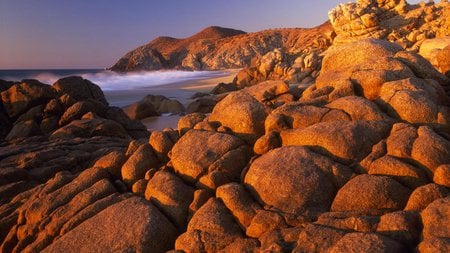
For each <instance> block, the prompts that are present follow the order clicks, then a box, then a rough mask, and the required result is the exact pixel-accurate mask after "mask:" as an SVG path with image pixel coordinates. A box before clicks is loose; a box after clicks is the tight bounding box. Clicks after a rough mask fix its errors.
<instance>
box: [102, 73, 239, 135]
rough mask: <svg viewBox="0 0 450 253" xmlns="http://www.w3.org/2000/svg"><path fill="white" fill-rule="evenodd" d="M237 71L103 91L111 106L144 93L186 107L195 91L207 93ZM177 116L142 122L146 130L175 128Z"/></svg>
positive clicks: (128, 101) (120, 105)
mask: <svg viewBox="0 0 450 253" xmlns="http://www.w3.org/2000/svg"><path fill="white" fill-rule="evenodd" d="M237 72H239V69H231V70H225V71H223V75H218V76H217V77H212V78H205V79H196V80H186V81H182V82H176V83H170V84H164V85H159V86H153V87H147V88H141V89H134V90H126V91H104V93H105V96H106V99H107V100H108V102H109V103H110V104H111V105H112V106H118V107H124V106H126V105H129V104H131V103H134V102H136V101H139V100H140V99H142V98H143V97H145V96H146V95H163V96H165V97H167V98H170V99H176V100H178V101H180V102H181V103H182V104H183V105H184V106H185V107H186V106H187V105H188V104H189V103H190V102H191V97H192V95H194V94H195V93H197V92H203V93H208V92H210V91H211V90H212V89H213V88H214V87H215V86H216V85H217V84H219V83H229V82H232V81H233V79H234V77H235V76H236V74H237ZM179 118H180V116H179V115H170V116H160V117H149V118H145V119H143V120H142V122H143V123H144V125H145V126H146V127H147V129H148V130H150V131H153V130H162V129H164V128H167V127H170V128H176V127H177V123H178V119H179Z"/></svg>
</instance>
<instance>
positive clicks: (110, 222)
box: [44, 197, 176, 252]
mask: <svg viewBox="0 0 450 253" xmlns="http://www.w3.org/2000/svg"><path fill="white" fill-rule="evenodd" d="M111 217H118V219H111ZM119 217H120V218H119ZM103 228H107V229H103ZM127 228H129V229H130V230H128V229H127ZM124 229H127V232H126V233H124ZM175 237H176V230H175V228H174V227H173V226H172V224H171V223H170V222H169V221H168V220H167V218H166V217H164V215H162V214H161V213H160V212H159V211H158V209H157V208H156V207H154V206H153V205H152V204H149V203H147V202H145V200H142V199H141V198H139V197H131V198H129V199H126V200H123V201H121V202H119V203H117V204H114V205H112V206H110V207H108V208H106V209H105V210H103V211H102V212H100V213H98V214H97V215H95V216H94V217H92V218H90V219H89V220H88V221H87V222H84V223H82V224H81V225H80V226H78V227H77V228H75V229H73V230H72V231H70V232H69V233H67V234H65V235H64V236H62V237H60V238H59V239H58V240H56V241H55V242H54V243H53V244H52V245H51V246H50V247H48V248H46V249H45V250H44V252H58V251H59V252H61V251H64V252H79V251H80V250H81V251H90V252H92V251H104V250H106V251H110V250H111V251H129V250H132V251H139V252H166V251H167V250H168V249H170V248H172V247H173V241H174V239H175Z"/></svg>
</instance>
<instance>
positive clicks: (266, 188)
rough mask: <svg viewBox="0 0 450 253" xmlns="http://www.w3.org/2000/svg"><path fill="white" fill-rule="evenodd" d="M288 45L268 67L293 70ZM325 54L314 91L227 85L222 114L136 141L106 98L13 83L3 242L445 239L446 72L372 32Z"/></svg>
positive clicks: (3, 174) (4, 156)
mask: <svg viewBox="0 0 450 253" xmlns="http://www.w3.org/2000/svg"><path fill="white" fill-rule="evenodd" d="M401 3H402V2H401V1H376V2H375V1H358V2H357V3H356V4H353V5H352V4H350V6H356V7H357V6H359V5H363V4H366V5H368V6H369V7H370V8H369V9H367V10H366V9H358V8H359V7H357V8H356V7H355V10H361V11H362V12H364V11H367V13H369V14H370V13H371V11H375V12H376V16H375V17H374V16H371V15H368V16H367V15H366V16H364V15H359V20H361V22H363V21H364V22H366V23H367V24H369V25H370V22H372V21H374V20H376V19H375V18H376V17H379V16H378V15H381V16H380V17H383V18H387V20H390V19H392V18H394V19H395V17H397V14H396V13H399V12H401V11H405V10H401V9H398V8H397V7H398V5H399V4H401ZM444 5H445V4H444V3H442V4H441V5H438V7H439V6H444ZM430 6H434V5H431V4H427V5H425V6H420V8H425V10H427V8H428V7H430ZM406 7H408V6H407V5H406ZM339 8H341V9H342V10H346V9H345V8H347V7H345V6H341V7H339ZM414 8H416V7H414ZM417 8H419V7H417ZM413 10H414V9H410V11H413ZM436 10H437V11H439V10H442V9H439V8H437V9H436ZM406 11H408V9H406ZM427 11H428V10H427ZM362 14H364V13H362ZM428 14H429V13H427V15H428ZM339 15H341V14H339ZM342 15H346V14H342ZM385 15H387V16H385ZM389 15H392V16H389ZM357 20H358V19H357V17H356V16H355V17H352V18H351V19H350V21H348V20H347V21H348V22H353V21H354V22H356V23H355V24H357V23H358V22H359V21H357ZM335 21H336V20H335ZM341 21H342V22H344V21H345V19H342V20H341ZM347 21H345V22H347ZM333 22H334V21H333ZM336 22H340V21H336ZM345 22H344V23H345ZM380 22H382V21H380ZM352 24H353V23H352ZM372 25H373V24H372ZM377 29H378V30H374V31H375V32H374V34H378V33H377V31H382V27H381V26H379V27H378V28H377ZM341 35H342V34H340V35H339V36H341ZM364 36H365V35H362V37H364ZM232 38H235V39H237V38H239V37H232ZM351 40H352V41H353V39H351ZM166 41H170V39H166ZM341 42H342V40H341ZM323 52H325V51H323ZM278 53H280V54H278ZM281 53H282V51H279V52H276V51H274V52H273V54H269V55H268V56H267V58H264V61H260V64H258V66H260V67H261V68H258V73H260V74H261V75H266V77H269V78H270V76H272V77H273V78H281V77H280V76H277V75H274V74H273V73H275V72H277V71H278V70H277V69H278V67H277V66H282V65H283V64H284V63H283V60H279V59H282V58H279V57H278V56H279V55H281ZM320 58H321V57H320ZM271 59H274V61H272V60H271ZM317 59H318V58H316V56H311V57H307V58H306V57H305V58H303V60H302V61H300V60H299V62H303V64H305V65H308V66H310V67H312V66H314V67H317V66H315V63H314V62H316V60H317ZM266 60H267V61H266ZM273 62H274V63H273ZM318 62H321V64H322V65H321V66H320V67H321V69H322V70H321V72H320V75H319V73H318V72H317V73H316V74H317V75H318V77H317V80H316V82H315V83H314V84H313V85H311V86H310V87H308V88H306V87H303V88H304V90H300V88H299V87H294V88H292V87H289V85H288V84H287V82H285V81H283V80H277V81H264V82H259V81H256V80H258V79H252V80H253V81H254V82H255V84H254V85H253V86H251V87H245V88H243V87H239V88H243V89H241V90H235V89H228V88H229V87H228V86H224V85H221V86H222V88H223V89H219V88H220V87H219V88H218V90H221V92H218V93H221V94H220V95H218V96H216V97H214V99H215V100H214V102H215V103H214V104H209V105H208V106H209V107H208V108H206V107H207V106H206V105H205V106H204V108H206V109H208V110H209V111H212V113H211V114H203V113H199V112H196V113H192V114H188V115H186V116H183V117H182V118H181V119H180V120H179V122H178V129H176V130H175V129H169V128H167V129H164V130H162V131H155V132H153V133H152V134H151V135H150V137H149V138H148V137H147V136H144V137H145V138H140V139H136V140H132V139H131V138H129V136H128V135H131V134H132V133H134V134H137V133H139V128H136V125H134V124H133V121H131V120H130V119H129V118H128V117H127V116H126V114H125V113H124V112H123V111H122V110H120V109H118V108H111V107H108V106H107V104H105V103H102V102H101V100H102V99H101V96H97V95H95V96H94V95H89V94H90V93H88V92H83V93H82V94H78V93H76V92H75V91H73V90H72V89H71V88H70V87H71V86H70V85H68V87H67V88H66V89H65V90H66V93H64V92H63V93H61V92H60V93H57V92H56V91H55V90H54V88H52V87H50V86H45V85H44V84H40V83H34V84H23V83H26V82H28V81H24V82H22V83H12V84H11V83H3V82H2V83H0V84H1V89H3V93H2V99H3V98H5V99H4V100H3V104H4V107H2V108H0V112H1V113H3V114H4V116H5V117H6V118H7V119H8V122H11V123H14V127H13V130H11V131H9V129H8V131H6V132H9V135H8V136H9V138H8V140H5V141H2V143H1V145H0V196H2V198H1V199H0V242H1V246H0V251H2V252H11V251H13V252H18V251H24V252H40V251H49V252H54V251H69V252H74V251H79V250H80V249H81V250H82V251H142V252H165V251H167V250H175V251H186V252H291V251H294V252H322V251H329V252H367V251H376V252H415V251H419V252H447V251H448V249H449V247H450V243H449V238H450V234H449V229H448V228H449V220H450V218H449V193H450V189H449V188H448V187H449V185H450V183H449V178H450V176H449V171H450V170H449V168H450V167H449V166H450V126H449V122H450V117H449V116H450V114H449V113H450V107H449V106H450V103H449V97H448V94H447V93H446V88H448V79H447V78H446V77H445V76H444V75H443V74H441V73H439V72H438V71H437V70H436V69H435V68H433V66H432V65H431V64H430V63H429V62H428V61H427V60H426V59H425V58H423V57H421V56H419V55H417V54H416V53H414V52H410V51H407V50H404V48H403V47H401V46H399V45H398V44H393V43H390V42H387V41H386V40H376V39H373V38H369V39H364V40H358V41H354V42H351V43H347V44H345V43H344V44H343V45H334V46H332V48H330V49H328V50H327V51H326V52H325V53H324V57H323V59H321V60H320V61H317V62H316V63H317V64H319V63H318ZM272 65H273V67H272ZM262 66H264V67H262ZM442 66H443V65H442ZM274 71H275V72H274ZM316 74H314V75H316ZM258 75H259V74H258ZM73 80H78V81H80V79H79V78H74V79H73ZM248 80H250V79H248ZM81 81H82V79H81ZM81 81H80V85H85V86H86V87H87V88H86V89H87V90H91V89H92V85H91V84H90V83H88V82H87V81H86V82H85V81H83V82H81ZM250 83H251V82H250ZM243 86H245V85H243ZM21 87H22V88H23V89H22V88H21ZM236 87H237V86H236ZM33 89H36V90H37V93H36V94H29V93H28V92H26V90H33ZM42 90H47V91H53V92H51V96H48V97H47V96H44V95H42V94H44V93H43V92H41V91H42ZM94 90H95V89H94ZM222 91H223V92H222ZM447 91H448V89H447ZM5 92H6V93H5ZM70 93H73V94H72V95H71V94H70ZM3 94H5V95H3ZM19 94H20V95H19ZM16 95H17V96H16ZM35 95H36V96H35ZM5 101H6V102H5ZM12 101H24V103H19V104H20V105H21V106H19V107H14V106H12V105H13V104H11V103H12ZM8 103H9V105H8ZM8 106H9V107H8ZM155 108H156V107H155ZM200 108H201V106H200ZM206 109H205V111H206ZM10 113H13V114H10ZM12 115H14V117H13V116H12ZM2 126H3V125H2ZM5 126H7V124H5ZM10 127H11V126H10ZM37 128H39V129H37ZM37 130H40V131H37ZM30 135H32V136H30Z"/></svg>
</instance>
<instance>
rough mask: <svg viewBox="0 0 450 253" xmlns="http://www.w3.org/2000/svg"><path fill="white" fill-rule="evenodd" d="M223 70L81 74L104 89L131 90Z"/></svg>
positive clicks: (218, 72) (217, 72) (185, 79)
mask: <svg viewBox="0 0 450 253" xmlns="http://www.w3.org/2000/svg"><path fill="white" fill-rule="evenodd" d="M224 73H225V72H222V71H152V72H133V73H126V74H123V73H116V72H112V71H104V72H100V73H94V74H84V75H81V76H82V77H83V78H85V79H88V80H90V81H92V82H93V83H96V84H97V85H99V86H100V87H101V88H102V89H103V90H105V91H110V90H130V89H133V90H134V89H140V88H148V87H153V86H159V85H164V84H171V83H176V82H182V81H188V80H198V79H205V78H211V77H216V76H221V75H224Z"/></svg>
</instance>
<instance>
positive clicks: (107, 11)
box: [0, 0, 414, 69]
mask: <svg viewBox="0 0 450 253" xmlns="http://www.w3.org/2000/svg"><path fill="white" fill-rule="evenodd" d="M340 2H347V1H342V0H325V1H321V0H318V1H311V0H310V1H303V0H278V1H276V0H227V1H223V0H189V1H187V0H129V1H125V0H39V1H36V0H0V34H1V35H0V69H11V68H104V67H109V66H111V65H113V64H114V63H115V61H116V60H118V59H119V58H120V57H121V56H122V55H123V54H125V53H126V52H128V51H129V50H131V49H133V48H135V47H137V46H139V45H142V44H145V43H147V42H149V41H150V40H152V39H153V38H155V37H157V36H160V35H167V36H172V37H178V38H182V37H186V36H189V35H192V34H194V33H196V32H198V31H200V30H201V29H203V28H205V27H207V26H210V25H218V26H224V27H230V28H236V29H241V30H244V31H247V32H254V31H259V30H263V29H268V28H278V27H311V26H315V25H319V24H321V23H323V22H324V21H326V20H327V13H328V10H330V9H331V8H333V7H334V6H336V5H337V4H338V3H340ZM410 2H414V1H410Z"/></svg>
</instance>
